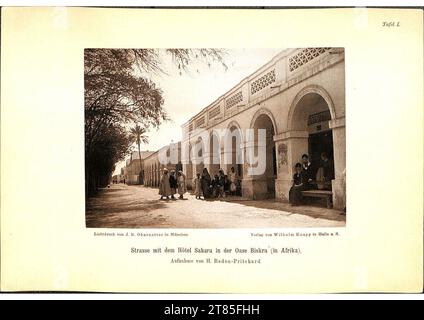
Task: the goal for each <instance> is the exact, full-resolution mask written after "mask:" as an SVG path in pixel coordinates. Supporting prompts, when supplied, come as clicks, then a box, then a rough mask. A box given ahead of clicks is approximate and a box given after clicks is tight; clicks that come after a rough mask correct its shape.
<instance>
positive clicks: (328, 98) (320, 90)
mask: <svg viewBox="0 0 424 320" xmlns="http://www.w3.org/2000/svg"><path fill="white" fill-rule="evenodd" d="M310 93H315V94H318V95H320V96H321V97H322V98H323V99H324V100H325V102H326V103H327V106H328V108H329V110H330V114H331V119H335V118H336V109H335V107H334V103H333V100H332V99H331V96H330V94H329V93H328V92H327V90H325V89H324V88H323V87H321V86H319V85H315V84H313V85H309V86H306V87H304V88H303V89H302V90H300V91H299V92H298V93H297V94H296V96H295V97H294V99H293V101H292V103H291V105H290V109H289V113H288V116H287V123H286V131H289V130H292V128H293V115H294V113H295V111H296V107H297V106H298V103H299V101H300V100H301V99H302V98H303V97H304V96H306V95H307V94H310Z"/></svg>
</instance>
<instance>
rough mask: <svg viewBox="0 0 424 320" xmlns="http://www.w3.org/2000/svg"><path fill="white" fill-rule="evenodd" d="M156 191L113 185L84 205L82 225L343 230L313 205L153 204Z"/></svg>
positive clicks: (332, 214) (340, 221)
mask: <svg viewBox="0 0 424 320" xmlns="http://www.w3.org/2000/svg"><path fill="white" fill-rule="evenodd" d="M159 198H160V197H159V195H158V189H154V188H148V187H144V186H127V185H124V184H114V185H111V187H110V188H107V189H103V190H101V191H100V192H99V194H98V195H97V196H96V197H93V198H90V199H88V201H87V209H86V226H87V227H95V228H280V227H343V226H345V220H346V216H344V215H340V211H337V210H333V209H327V208H323V207H319V206H298V207H291V206H290V205H289V204H286V203H282V202H278V201H274V200H260V201H258V200H245V199H240V198H238V197H231V198H230V197H227V198H225V200H224V201H222V200H221V201H220V200H207V201H205V200H198V199H195V197H194V195H191V194H189V193H186V195H185V198H186V199H185V200H179V199H177V200H168V201H166V200H159Z"/></svg>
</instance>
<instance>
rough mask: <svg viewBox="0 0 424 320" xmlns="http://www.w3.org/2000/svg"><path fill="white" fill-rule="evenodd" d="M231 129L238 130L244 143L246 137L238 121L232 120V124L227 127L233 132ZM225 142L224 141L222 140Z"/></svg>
mask: <svg viewBox="0 0 424 320" xmlns="http://www.w3.org/2000/svg"><path fill="white" fill-rule="evenodd" d="M231 128H237V130H238V131H239V133H240V138H241V141H242V142H244V135H243V130H242V129H241V126H240V124H239V123H238V122H237V121H236V120H232V121H231V122H230V123H228V125H227V129H228V130H231ZM222 140H223V139H222Z"/></svg>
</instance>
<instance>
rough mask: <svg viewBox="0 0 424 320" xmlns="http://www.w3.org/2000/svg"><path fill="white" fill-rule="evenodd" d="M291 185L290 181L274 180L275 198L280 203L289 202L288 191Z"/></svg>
mask: <svg viewBox="0 0 424 320" xmlns="http://www.w3.org/2000/svg"><path fill="white" fill-rule="evenodd" d="M292 184H293V181H292V180H287V179H276V180H275V198H276V199H277V200H280V201H289V191H290V188H291V186H292Z"/></svg>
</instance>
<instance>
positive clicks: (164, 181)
mask: <svg viewBox="0 0 424 320" xmlns="http://www.w3.org/2000/svg"><path fill="white" fill-rule="evenodd" d="M159 194H160V200H163V198H164V197H166V200H169V196H170V195H171V187H170V185H169V175H168V169H166V168H164V169H163V175H162V177H161V178H160V184H159Z"/></svg>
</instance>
